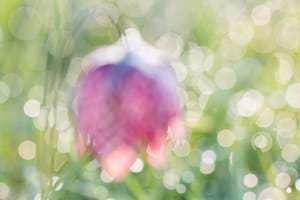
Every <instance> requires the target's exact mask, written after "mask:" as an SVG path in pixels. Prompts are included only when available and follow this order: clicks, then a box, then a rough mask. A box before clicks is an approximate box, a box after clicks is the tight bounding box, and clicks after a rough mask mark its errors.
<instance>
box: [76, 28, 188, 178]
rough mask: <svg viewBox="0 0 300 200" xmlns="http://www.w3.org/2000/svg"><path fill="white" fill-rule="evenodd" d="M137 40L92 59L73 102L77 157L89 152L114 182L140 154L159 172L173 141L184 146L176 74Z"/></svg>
mask: <svg viewBox="0 0 300 200" xmlns="http://www.w3.org/2000/svg"><path fill="white" fill-rule="evenodd" d="M133 33H135V32H133ZM133 35H134V37H131V36H130V31H129V32H127V36H126V42H123V43H122V42H119V43H117V44H116V45H113V46H111V47H107V48H102V49H99V50H97V51H95V52H93V53H92V54H90V55H89V56H88V59H87V61H88V63H89V64H88V68H87V69H86V72H85V73H84V75H83V76H82V77H81V79H80V81H79V85H78V88H77V91H76V96H75V99H74V111H75V119H76V126H77V127H78V133H77V136H76V138H77V148H78V151H79V153H80V154H83V153H84V152H86V150H87V149H89V150H90V151H91V152H92V154H93V155H94V157H95V158H96V159H97V160H99V161H100V163H101V167H102V169H103V170H105V171H106V172H107V173H109V174H110V175H111V176H112V177H114V180H116V181H120V180H123V179H124V178H125V177H126V176H127V174H128V172H129V169H130V167H131V166H132V164H133V162H134V161H135V160H136V158H137V156H138V153H139V150H140V149H141V148H143V147H145V148H146V149H147V151H146V152H147V153H146V157H147V160H148V162H149V163H150V165H152V166H153V167H161V166H163V165H164V164H165V162H166V149H167V148H166V145H167V144H168V143H169V141H173V142H175V143H176V144H178V143H182V142H184V141H185V129H184V125H183V119H182V116H183V108H182V107H183V106H182V105H183V103H182V98H181V95H180V94H179V92H178V91H179V90H178V84H177V82H176V79H175V78H174V75H173V72H172V70H171V68H170V67H169V65H168V63H167V62H166V61H165V60H164V59H163V57H164V56H163V54H162V53H161V52H160V51H159V50H157V49H155V48H154V47H152V46H150V45H148V44H146V43H145V42H143V41H142V40H141V39H140V38H139V37H138V35H137V34H133Z"/></svg>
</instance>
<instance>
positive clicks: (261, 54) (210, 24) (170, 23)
mask: <svg viewBox="0 0 300 200" xmlns="http://www.w3.org/2000/svg"><path fill="white" fill-rule="evenodd" d="M126 28H135V29H137V30H139V31H140V33H141V35H142V36H143V38H144V39H145V40H146V41H148V42H149V43H151V44H153V45H154V46H156V47H157V48H160V49H163V50H164V51H166V52H167V53H168V55H169V56H170V57H171V58H172V63H171V65H172V67H173V68H174V70H175V72H176V75H177V78H178V80H179V81H180V85H181V87H182V89H183V91H184V97H185V102H186V126H187V127H188V131H189V143H186V144H184V145H182V146H179V147H176V148H173V149H172V151H171V152H172V153H171V155H170V165H169V167H168V168H166V169H164V170H159V171H156V170H154V169H151V168H150V167H149V166H148V164H147V163H146V162H144V159H143V153H141V155H140V158H139V159H137V160H136V162H135V163H134V165H133V166H132V168H131V171H132V173H131V174H130V175H129V177H128V178H127V179H126V180H125V181H124V182H122V183H113V182H112V180H111V178H110V177H109V176H108V175H107V174H106V173H105V172H103V171H101V167H99V164H98V163H97V161H95V160H93V158H92V157H89V158H86V159H84V160H78V159H77V158H76V155H75V153H74V152H75V151H74V147H73V133H74V127H73V125H72V116H71V115H70V113H69V110H70V108H71V100H72V94H73V92H74V86H75V84H76V81H77V79H78V76H79V74H80V72H81V71H82V66H84V64H85V62H86V61H85V60H84V56H86V55H87V54H88V53H89V52H91V51H93V50H94V49H96V48H99V47H101V46H103V45H109V44H112V43H114V42H115V41H117V40H118V39H119V36H120V33H123V32H124V30H125V29H126ZM299 47H300V1H298V0H289V1H285V0H268V1H262V0H186V1H183V0H107V1H101V0H23V1H22V0H0V199H5V200H14V199H17V200H25V199H26V200H27V199H30V200H31V199H34V200H39V199H63V200H66V199H72V200H77V199H78V200H79V199H99V200H102V199H103V200H133V199H141V200H158V199H162V200H165V199H168V200H177V199H178V200H179V199H187V200H196V199H199V200H285V199H286V200H297V199H300V179H299V178H300V177H299V172H300V165H299V164H300V163H299V159H298V158H299V156H300V147H299V144H300V140H299V136H300V133H299V128H298V124H299V109H300V82H299V80H300V68H299V67H300V65H299V64H300V63H299V53H300V48H299ZM170 148H172V147H170Z"/></svg>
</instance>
